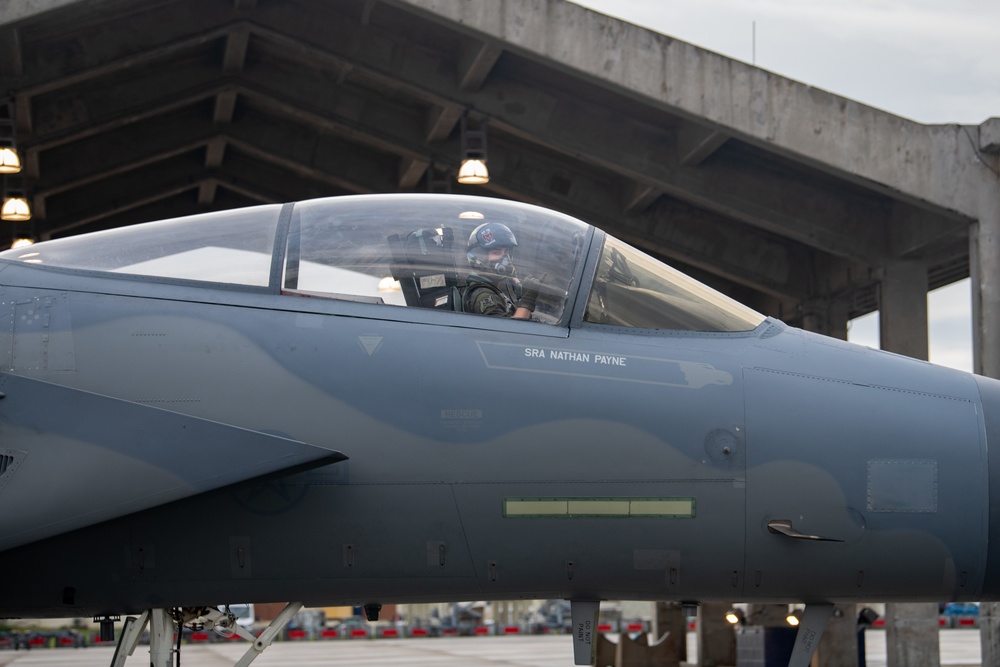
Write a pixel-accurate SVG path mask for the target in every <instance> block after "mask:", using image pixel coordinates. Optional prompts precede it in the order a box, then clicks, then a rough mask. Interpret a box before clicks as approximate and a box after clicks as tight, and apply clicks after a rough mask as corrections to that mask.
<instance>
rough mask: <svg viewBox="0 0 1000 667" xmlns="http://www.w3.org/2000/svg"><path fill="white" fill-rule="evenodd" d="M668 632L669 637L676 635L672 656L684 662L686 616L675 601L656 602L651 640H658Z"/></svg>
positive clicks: (685, 654) (685, 653) (685, 656)
mask: <svg viewBox="0 0 1000 667" xmlns="http://www.w3.org/2000/svg"><path fill="white" fill-rule="evenodd" d="M668 632H669V633H670V636H671V637H677V653H676V655H674V656H673V657H676V658H677V660H678V661H680V662H684V661H685V660H687V617H686V616H684V610H683V608H682V607H681V605H679V604H678V603H676V602H657V603H656V605H655V609H654V616H653V641H654V642H657V641H659V640H660V638H662V637H663V635H665V634H667V633H668Z"/></svg>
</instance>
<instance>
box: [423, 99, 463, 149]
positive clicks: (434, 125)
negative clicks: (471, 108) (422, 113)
mask: <svg viewBox="0 0 1000 667" xmlns="http://www.w3.org/2000/svg"><path fill="white" fill-rule="evenodd" d="M464 111H465V110H464V109H463V108H462V107H458V106H454V105H449V106H443V107H442V106H436V105H435V106H432V107H431V108H430V109H429V110H428V112H427V141H443V140H444V139H447V138H448V136H449V135H450V134H451V131H452V130H454V129H455V126H456V125H458V121H459V120H460V119H461V118H462V113H463V112H464Z"/></svg>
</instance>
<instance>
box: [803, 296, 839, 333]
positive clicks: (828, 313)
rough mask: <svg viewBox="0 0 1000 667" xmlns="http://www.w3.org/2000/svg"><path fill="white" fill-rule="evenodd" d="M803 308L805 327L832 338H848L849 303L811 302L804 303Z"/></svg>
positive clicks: (807, 329)
mask: <svg viewBox="0 0 1000 667" xmlns="http://www.w3.org/2000/svg"><path fill="white" fill-rule="evenodd" d="M803 308H804V310H803V312H802V328H803V329H805V330H806V331H812V332H813V333H818V334H823V335H824V336H830V337H831V338H839V339H840V340H847V320H848V318H847V313H848V304H847V303H846V302H841V301H835V302H827V303H822V304H818V303H810V304H804V306H803Z"/></svg>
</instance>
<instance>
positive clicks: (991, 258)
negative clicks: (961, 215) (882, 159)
mask: <svg viewBox="0 0 1000 667" xmlns="http://www.w3.org/2000/svg"><path fill="white" fill-rule="evenodd" d="M979 130H980V135H979V148H980V150H981V151H983V153H984V154H985V155H986V157H985V158H984V159H986V160H989V161H990V162H991V164H990V165H988V166H987V165H984V170H983V177H984V179H986V181H987V185H985V186H984V187H981V188H980V189H979V190H980V192H981V195H980V199H979V222H978V224H976V225H974V226H973V227H972V229H970V230H969V273H970V275H971V277H972V323H973V326H972V358H973V370H975V372H977V373H979V374H981V375H985V376H987V377H991V378H1000V159H998V157H997V156H998V154H1000V118H992V119H990V120H988V121H987V122H985V123H983V124H982V125H981V126H980V128H979ZM990 181H992V184H991V185H990V184H989V182H990ZM991 519H992V517H991ZM979 628H980V630H979V636H980V646H981V649H982V663H983V664H984V665H998V664H1000V603H996V602H985V603H983V604H982V605H980V609H979Z"/></svg>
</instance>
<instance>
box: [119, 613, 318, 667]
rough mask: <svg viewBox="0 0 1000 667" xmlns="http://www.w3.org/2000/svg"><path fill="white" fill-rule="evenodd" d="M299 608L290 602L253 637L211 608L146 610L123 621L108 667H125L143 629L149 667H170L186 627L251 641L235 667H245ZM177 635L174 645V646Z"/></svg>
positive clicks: (178, 650) (282, 628) (293, 616)
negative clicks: (236, 636) (211, 630)
mask: <svg viewBox="0 0 1000 667" xmlns="http://www.w3.org/2000/svg"><path fill="white" fill-rule="evenodd" d="M301 608H302V603H301V602H290V603H288V605H287V606H286V607H285V608H284V609H282V610H281V613H280V614H278V616H277V617H276V618H275V619H274V620H273V621H271V624H270V625H268V626H267V628H266V629H265V630H264V631H263V632H262V633H260V636H259V637H254V636H253V635H252V634H251V633H250V631H249V630H247V629H246V628H244V627H243V626H242V625H239V624H238V623H236V618H235V617H234V616H233V614H232V613H230V612H229V610H228V608H227V609H226V611H224V612H223V611H219V610H218V609H213V608H202V607H199V608H194V609H191V608H184V609H149V610H146V611H144V612H142V614H141V615H140V616H139V617H138V618H136V617H135V616H129V617H128V618H126V619H125V626H124V628H122V634H121V638H120V639H119V640H118V646H117V647H116V648H115V654H114V656H113V657H112V659H111V667H124V665H125V660H126V659H128V657H129V656H131V655H132V653H133V652H134V651H135V647H136V646H137V645H138V644H139V638H140V637H142V633H143V631H144V630H145V629H146V626H149V665H150V667H173V665H174V664H175V663H174V657H175V656H176V655H177V654H179V653H180V636H181V633H182V632H183V629H184V626H185V625H202V626H204V627H206V628H211V629H214V630H215V631H216V632H218V633H219V634H221V635H222V636H224V637H230V636H232V635H234V634H237V635H239V636H240V637H242V638H243V639H246V640H247V641H248V642H250V644H251V645H250V648H249V649H247V652H246V653H244V654H243V657H242V658H240V659H239V660H238V661H237V662H236V665H235V666H234V667H246V666H247V665H249V664H250V663H251V662H253V661H254V660H256V659H257V656H259V655H260V654H261V653H263V652H264V649H266V648H267V647H268V646H270V645H271V642H273V641H274V638H275V637H277V636H278V635H279V634H280V633H281V632H282V631H283V630H284V629H285V626H287V625H288V624H289V623H290V622H291V620H292V619H293V618H295V614H297V613H298V612H299V609H301ZM175 633H176V637H177V644H176V646H175V645H174V636H175Z"/></svg>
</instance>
